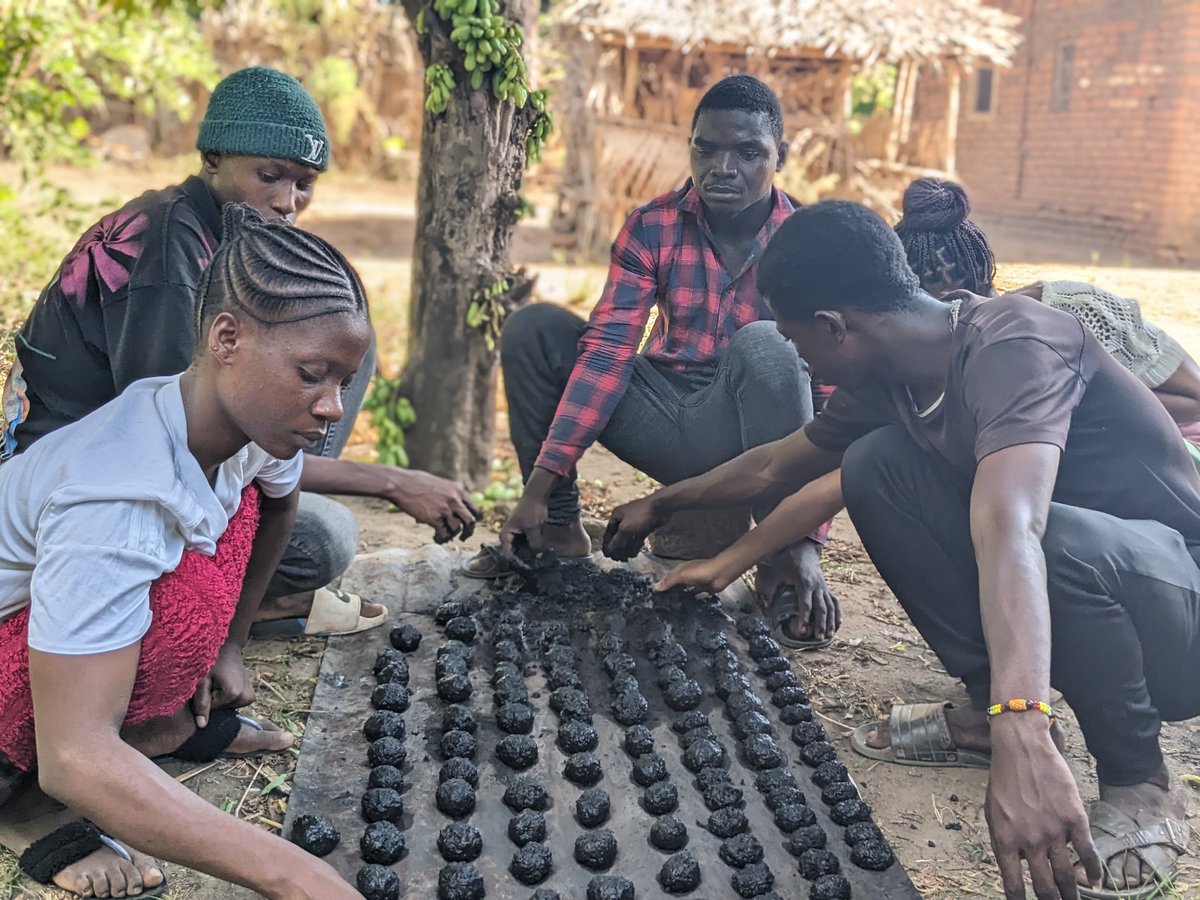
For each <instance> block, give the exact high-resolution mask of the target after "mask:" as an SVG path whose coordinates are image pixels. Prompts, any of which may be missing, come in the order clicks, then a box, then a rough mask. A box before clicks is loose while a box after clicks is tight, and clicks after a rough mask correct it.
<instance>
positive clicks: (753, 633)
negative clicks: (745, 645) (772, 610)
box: [737, 615, 771, 640]
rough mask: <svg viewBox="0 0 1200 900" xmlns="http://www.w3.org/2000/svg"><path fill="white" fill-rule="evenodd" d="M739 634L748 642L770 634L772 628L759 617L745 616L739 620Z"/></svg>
mask: <svg viewBox="0 0 1200 900" xmlns="http://www.w3.org/2000/svg"><path fill="white" fill-rule="evenodd" d="M737 633H738V634H740V635H741V636H742V637H744V638H745V639H746V640H750V639H751V638H755V637H758V636H759V635H760V634H768V635H769V634H770V633H771V626H769V625H768V624H767V623H766V622H764V621H763V620H762V619H761V618H759V617H758V616H753V615H745V616H742V617H741V618H739V619H738V620H737Z"/></svg>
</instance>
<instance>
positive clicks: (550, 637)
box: [542, 622, 571, 648]
mask: <svg viewBox="0 0 1200 900" xmlns="http://www.w3.org/2000/svg"><path fill="white" fill-rule="evenodd" d="M570 642H571V626H569V625H568V624H567V623H566V622H544V623H543V624H542V647H544V648H546V647H550V646H552V645H554V644H569V643H570Z"/></svg>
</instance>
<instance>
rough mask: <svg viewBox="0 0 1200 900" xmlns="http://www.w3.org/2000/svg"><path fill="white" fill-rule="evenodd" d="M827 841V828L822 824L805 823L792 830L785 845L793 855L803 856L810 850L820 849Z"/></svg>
mask: <svg viewBox="0 0 1200 900" xmlns="http://www.w3.org/2000/svg"><path fill="white" fill-rule="evenodd" d="M825 841H826V837H825V829H823V828H822V827H821V826H820V825H805V826H804V827H803V828H797V829H796V830H795V831H793V832H792V836H791V837H790V838H788V842H787V844H786V845H785V847H786V849H787V852H788V853H790V854H792V856H802V855H804V853H805V852H807V851H809V850H820V849H821V848H822V847H824V846H825Z"/></svg>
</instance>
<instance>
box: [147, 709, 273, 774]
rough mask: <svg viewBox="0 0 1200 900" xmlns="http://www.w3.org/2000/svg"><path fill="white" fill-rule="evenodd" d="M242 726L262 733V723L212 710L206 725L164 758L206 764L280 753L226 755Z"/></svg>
mask: <svg viewBox="0 0 1200 900" xmlns="http://www.w3.org/2000/svg"><path fill="white" fill-rule="evenodd" d="M243 725H249V726H250V727H251V728H254V729H256V730H258V731H265V730H266V729H264V728H263V726H262V723H261V722H258V721H257V720H255V719H252V718H250V717H249V716H243V715H239V714H238V713H236V712H234V711H233V710H232V709H214V710H213V711H212V714H211V715H210V716H209V717H208V724H207V725H205V726H204V727H203V728H197V729H196V730H195V732H194V733H193V734H192V736H191V737H189V738H188V739H187V740H186V741H184V742H183V743H182V744H181V745H180V746H179V747H178V748H177V749H176V750H175V751H174V752H173V753H168V754H166V756H165V757H162V758H166V759H178V760H182V761H183V762H193V763H206V762H212V761H213V760H215V759H248V758H250V757H255V756H268V755H270V754H272V753H280V752H282V751H279V750H258V751H255V752H253V753H229V752H227V748H228V747H229V745H230V744H232V743H233V742H234V741H236V740H237V736H238V734H239V733H240V732H241V730H242V726H243Z"/></svg>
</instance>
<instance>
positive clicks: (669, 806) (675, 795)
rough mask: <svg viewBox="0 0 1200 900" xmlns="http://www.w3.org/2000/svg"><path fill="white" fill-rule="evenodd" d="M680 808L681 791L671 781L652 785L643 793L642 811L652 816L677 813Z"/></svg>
mask: <svg viewBox="0 0 1200 900" xmlns="http://www.w3.org/2000/svg"><path fill="white" fill-rule="evenodd" d="M678 808H679V791H678V789H677V788H676V787H675V785H673V784H671V782H669V781H660V782H658V783H657V784H652V785H650V787H648V788H646V790H645V791H644V792H643V793H642V809H644V810H645V811H646V812H648V813H650V815H652V816H661V815H665V814H666V813H672V812H675V810H677V809H678Z"/></svg>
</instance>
